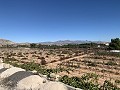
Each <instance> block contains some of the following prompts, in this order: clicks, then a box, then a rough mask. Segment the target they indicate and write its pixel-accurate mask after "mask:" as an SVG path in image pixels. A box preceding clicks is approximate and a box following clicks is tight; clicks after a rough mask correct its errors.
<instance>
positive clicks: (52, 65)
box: [46, 54, 90, 68]
mask: <svg viewBox="0 0 120 90" xmlns="http://www.w3.org/2000/svg"><path fill="white" fill-rule="evenodd" d="M88 55H90V54H84V55H80V56H76V57H72V58H68V59H64V60H61V61H56V62H52V63H48V64H46V65H47V66H48V67H51V68H55V67H56V66H57V65H58V64H60V63H61V62H67V61H70V60H72V59H79V58H83V57H86V56H88Z"/></svg>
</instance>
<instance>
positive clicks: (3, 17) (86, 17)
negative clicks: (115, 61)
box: [0, 0, 120, 42]
mask: <svg viewBox="0 0 120 90" xmlns="http://www.w3.org/2000/svg"><path fill="white" fill-rule="evenodd" d="M116 37H120V0H0V38H4V39H9V40H12V41H14V42H42V41H57V40H92V41H97V40H100V41H110V39H111V38H116Z"/></svg>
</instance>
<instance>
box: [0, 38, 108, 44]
mask: <svg viewBox="0 0 120 90" xmlns="http://www.w3.org/2000/svg"><path fill="white" fill-rule="evenodd" d="M84 43H98V44H103V43H108V42H103V41H87V40H74V41H73V40H59V41H55V42H39V43H36V44H43V45H66V44H84ZM11 44H17V45H18V44H22V45H28V44H30V43H16V42H12V41H10V40H6V39H0V45H11Z"/></svg>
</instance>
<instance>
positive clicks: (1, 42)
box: [0, 39, 15, 45]
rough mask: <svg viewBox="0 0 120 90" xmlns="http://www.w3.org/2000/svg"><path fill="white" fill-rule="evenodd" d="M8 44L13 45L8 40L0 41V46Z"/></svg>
mask: <svg viewBox="0 0 120 90" xmlns="http://www.w3.org/2000/svg"><path fill="white" fill-rule="evenodd" d="M10 44H15V43H14V42H12V41H10V40H6V39H0V45H10Z"/></svg>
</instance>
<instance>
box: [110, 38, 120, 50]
mask: <svg viewBox="0 0 120 90" xmlns="http://www.w3.org/2000/svg"><path fill="white" fill-rule="evenodd" d="M109 49H111V50H120V39H119V38H115V39H111V43H110V44H109Z"/></svg>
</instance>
